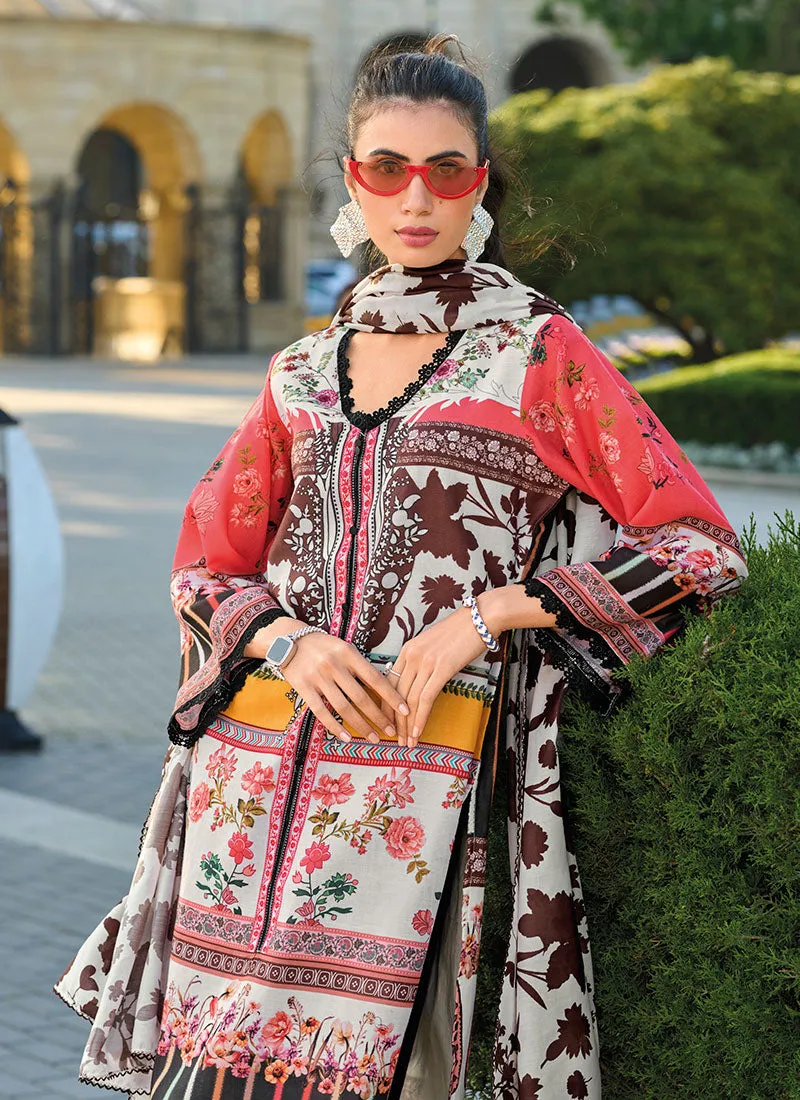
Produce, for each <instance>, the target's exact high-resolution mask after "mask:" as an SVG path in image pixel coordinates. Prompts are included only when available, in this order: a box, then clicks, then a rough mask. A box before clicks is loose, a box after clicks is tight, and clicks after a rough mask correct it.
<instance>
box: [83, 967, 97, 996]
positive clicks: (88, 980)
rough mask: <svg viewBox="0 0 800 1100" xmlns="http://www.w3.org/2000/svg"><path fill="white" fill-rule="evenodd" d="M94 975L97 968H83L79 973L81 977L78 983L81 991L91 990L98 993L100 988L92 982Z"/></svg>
mask: <svg viewBox="0 0 800 1100" xmlns="http://www.w3.org/2000/svg"><path fill="white" fill-rule="evenodd" d="M96 973H97V967H96V966H84V968H83V970H82V971H81V976H80V981H79V984H80V987H81V989H88V990H93V991H94V992H95V993H97V992H98V991H99V989H100V986H99V985H98V984H97V982H96V981H95V980H94V976H95V974H96Z"/></svg>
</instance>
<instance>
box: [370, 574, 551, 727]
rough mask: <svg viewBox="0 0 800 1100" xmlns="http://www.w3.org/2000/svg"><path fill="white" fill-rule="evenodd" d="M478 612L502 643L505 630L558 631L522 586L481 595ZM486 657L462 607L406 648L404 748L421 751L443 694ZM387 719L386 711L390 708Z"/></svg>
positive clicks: (400, 662) (401, 679)
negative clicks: (459, 674)
mask: <svg viewBox="0 0 800 1100" xmlns="http://www.w3.org/2000/svg"><path fill="white" fill-rule="evenodd" d="M478 605H479V606H478V610H479V611H480V614H481V617H482V618H483V621H484V623H485V624H486V626H487V628H488V630H489V632H490V633H491V634H492V635H493V636H494V637H495V638H497V639H498V640H499V638H500V635H501V634H502V633H503V631H504V630H513V629H516V628H517V627H539V628H542V627H543V628H547V627H551V626H555V623H556V617H555V615H553V614H551V613H550V612H548V611H545V610H544V608H543V607H542V604H541V601H540V600H539V599H538V598H536V597H533V596H528V595H527V593H526V592H525V587H524V585H522V584H509V585H505V586H503V587H500V588H490V589H488V590H487V591H486V592H483V593H481V596H480V598H479V600H478ZM485 651H486V646H485V645H484V644H483V640H482V639H481V636H480V634H478V632H477V630H476V629H475V625H474V623H473V622H472V615H471V613H470V611H469V608H466V607H461V608H459V609H458V611H453V612H452V613H451V614H450V615H448V616H447V617H446V618H444V619H442V620H441V621H440V622H438V623H435V624H434V625H433V626H429V627H428V628H427V630H423V631H421V632H420V633H419V634H417V636H416V637H414V638H412V639H411V640H410V641H408V642H406V644H405V645H404V646H403V648H402V649H401V650H400V652H399V653H398V655H397V660H396V661H395V662H394V666H393V668H392V672H395V673H399V676H391V679H392V680H393V681H394V684H395V687H396V688H397V690H398V691H399V692H400V694H401V695H402V696H403V697H404V698H405V699H406V700H407V701H408V706H409V708H410V713H409V714H408V716H404V715H402V714H400V715H399V716H398V718H397V740H398V744H400V745H412V746H413V745H416V744H417V742H418V741H419V739H420V737H421V735H422V731H423V730H424V728H425V723H426V722H427V721H428V718H429V716H430V713H431V707H432V706H433V704H434V702H435V700H436V698H437V696H438V695H439V692H440V691H441V690H442V688H443V687H444V685H445V684H446V683H447V681H448V680H450V679H452V677H453V676H455V674H456V673H457V672H460V671H461V669H462V668H464V667H465V666H466V665H468V664H471V663H472V662H473V661H474V660H476V658H478V657H480V656H481V654H482V653H484V652H485ZM384 711H385V713H387V714H388V713H389V712H388V711H386V708H385V707H384Z"/></svg>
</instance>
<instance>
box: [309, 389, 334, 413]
mask: <svg viewBox="0 0 800 1100" xmlns="http://www.w3.org/2000/svg"><path fill="white" fill-rule="evenodd" d="M315 397H316V399H317V401H318V402H319V404H320V405H322V406H323V408H326V409H331V408H333V406H334V405H335V404H336V402H337V401H338V400H339V395H338V394H337V392H336V390H320V391H319V393H317V394H315Z"/></svg>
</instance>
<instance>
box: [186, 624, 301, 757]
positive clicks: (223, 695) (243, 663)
mask: <svg viewBox="0 0 800 1100" xmlns="http://www.w3.org/2000/svg"><path fill="white" fill-rule="evenodd" d="M284 615H286V612H285V611H284V610H283V608H282V607H271V608H270V609H269V610H268V611H264V612H263V613H262V614H261V615H259V616H257V618H255V619H253V621H252V622H251V623H250V625H249V626H248V627H247V629H246V630H245V632H244V633H243V634H242V636H241V638H240V639H239V641H238V642H237V643H236V646H235V648H234V649H233V651H232V652H231V653H229V654H228V656H227V657H226V658H225V660H224V661H222V662H220V670H219V676H218V677H217V678H216V680H215V681H214V683H213V684H209V685H208V687H207V688H204V689H203V691H201V692H199V693H198V694H197V695H196V696H195V697H194V699H192V700H191V702H189V703H184V705H183V706H182V707H181V710H185V709H186V708H187V707H196V706H197V704H198V703H200V704H202V705H201V707H200V715H199V717H198V719H197V722H196V723H195V725H194V726H193V727H192V729H190V730H187V729H184V727H183V726H181V725H179V724H178V721H177V719H176V714H177V713H178V712H177V711H176V712H175V714H173V715H172V717H171V718H170V720H169V724H168V726H167V734H168V736H169V739H170V741H172V743H173V744H174V745H183V746H184V748H191V747H192V745H193V744H194V743H195V741H197V739H198V738H199V737H200V735H201V733H202V732H203V730H204V729H205V728H206V726H207V725H208V723H209V722H210V721H211V719H212V718H213V717H214V716H215V715H216V714H219V712H220V711H221V710H224V709H225V707H227V705H228V703H230V702H231V700H232V699H233V697H234V695H235V694H236V692H237V691H239V690H240V688H241V687H242V686H243V685H244V682H245V680H246V679H247V677H248V676H249V675H250V673H251V672H255V671H256V669H257V668H259V667H260V666H261V664H262V661H261V660H260V659H259V658H258V657H245V656H244V650H245V647H246V646H247V645H248V643H249V642H251V641H252V640H253V638H254V637H255V635H256V634H257V633H258V631H259V630H261V628H262V627H264V626H269V624H270V623H273V622H275V620H276V619H280V618H281V617H282V616H284Z"/></svg>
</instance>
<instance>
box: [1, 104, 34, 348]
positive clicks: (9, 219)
mask: <svg viewBox="0 0 800 1100" xmlns="http://www.w3.org/2000/svg"><path fill="white" fill-rule="evenodd" d="M29 182H30V169H29V166H28V162H27V159H26V158H25V156H24V154H23V152H22V150H21V149H20V148H19V145H18V144H17V142H16V141H15V139H14V136H13V134H12V133H11V131H10V130H9V129H8V128H7V127H6V126H5V125H4V124H3V122H2V120H0V352H3V351H22V350H23V349H24V348H25V347H26V346H27V328H28V304H29V299H30V260H31V231H32V227H31V218H30V208H29V206H28V193H27V192H28V183H29Z"/></svg>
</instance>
